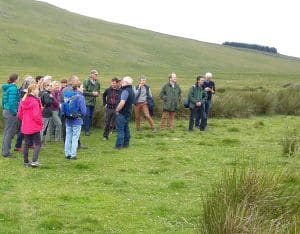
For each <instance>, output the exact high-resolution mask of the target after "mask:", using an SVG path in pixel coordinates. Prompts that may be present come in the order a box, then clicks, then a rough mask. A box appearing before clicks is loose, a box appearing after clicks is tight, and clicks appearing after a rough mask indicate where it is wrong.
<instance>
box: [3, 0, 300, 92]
mask: <svg viewBox="0 0 300 234" xmlns="http://www.w3.org/2000/svg"><path fill="white" fill-rule="evenodd" d="M0 31H1V34H0V41H1V44H0V53H1V56H0V76H1V80H4V79H6V77H7V74H9V73H10V72H12V71H17V72H19V73H20V74H21V75H24V74H26V73H30V74H34V75H35V74H38V73H41V74H45V73H48V74H52V75H54V76H55V77H57V78H59V79H60V78H61V77H65V76H69V75H70V74H71V73H76V74H78V75H80V76H85V75H86V73H87V71H89V70H90V69H91V68H93V67H95V68H97V69H99V70H100V71H101V72H102V77H103V80H105V82H104V83H106V81H107V80H108V79H109V78H110V77H111V76H113V75H118V76H122V75H125V74H130V75H132V76H133V77H137V76H138V75H140V74H145V75H147V76H150V77H152V78H153V81H154V82H153V86H155V87H156V86H157V87H159V86H160V85H161V83H162V82H163V81H164V80H165V79H166V76H167V74H168V73H170V72H171V71H176V72H177V73H178V77H180V79H181V81H182V82H181V83H182V84H183V86H185V85H189V84H190V83H191V80H194V77H195V75H197V74H199V73H204V72H206V71H208V70H209V71H212V72H213V73H214V74H216V77H220V79H222V80H224V85H230V83H228V84H227V83H226V81H227V80H231V81H234V80H245V78H246V79H250V80H251V79H252V78H254V79H255V80H257V79H258V80H261V79H262V80H265V79H267V80H281V79H276V78H281V77H282V75H284V76H285V77H287V79H288V80H289V79H290V80H291V81H294V80H299V74H300V62H299V61H296V60H290V59H286V58H283V57H273V56H269V55H264V54H260V53H255V52H249V51H247V50H245V51H243V50H237V49H232V48H229V47H224V46H221V45H216V44H210V43H204V42H199V41H195V40H188V39H183V38H179V37H173V36H169V35H163V34H159V33H155V32H151V31H146V30H141V29H136V28H133V27H128V26H124V25H119V24H113V23H109V22H105V21H101V20H96V19H92V18H88V17H84V16H80V15H77V14H73V13H70V12H67V11H65V10H61V9H59V8H56V7H53V6H50V5H48V4H45V3H40V2H36V1H32V0H22V1H17V0H9V1H5V0H0ZM222 82H223V81H222Z"/></svg>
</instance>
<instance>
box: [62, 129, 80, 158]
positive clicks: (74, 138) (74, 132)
mask: <svg viewBox="0 0 300 234" xmlns="http://www.w3.org/2000/svg"><path fill="white" fill-rule="evenodd" d="M80 131H81V125H72V126H68V125H67V126H66V141H65V156H66V157H68V156H71V157H72V158H75V157H76V152H77V147H78V139H79V136H80Z"/></svg>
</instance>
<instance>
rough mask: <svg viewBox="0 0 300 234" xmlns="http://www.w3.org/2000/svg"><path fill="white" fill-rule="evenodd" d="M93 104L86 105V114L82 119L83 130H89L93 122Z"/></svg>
mask: <svg viewBox="0 0 300 234" xmlns="http://www.w3.org/2000/svg"><path fill="white" fill-rule="evenodd" d="M94 110H95V107H94V106H86V115H85V117H84V119H83V130H84V132H89V131H90V129H91V126H92V124H93V115H94Z"/></svg>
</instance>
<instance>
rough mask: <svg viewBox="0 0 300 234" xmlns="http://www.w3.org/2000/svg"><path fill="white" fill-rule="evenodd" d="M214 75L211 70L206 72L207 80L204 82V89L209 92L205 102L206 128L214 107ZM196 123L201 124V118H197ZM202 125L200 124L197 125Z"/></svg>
mask: <svg viewBox="0 0 300 234" xmlns="http://www.w3.org/2000/svg"><path fill="white" fill-rule="evenodd" d="M212 78H213V75H212V74H211V73H210V72H207V73H206V74H205V79H206V81H205V82H204V84H203V89H204V90H205V91H206V92H207V100H206V102H205V121H204V122H205V128H206V126H207V119H208V115H209V111H210V109H211V107H212V95H213V94H214V93H215V90H216V87H215V82H214V81H213V80H212ZM196 124H199V120H196ZM197 127H200V126H197Z"/></svg>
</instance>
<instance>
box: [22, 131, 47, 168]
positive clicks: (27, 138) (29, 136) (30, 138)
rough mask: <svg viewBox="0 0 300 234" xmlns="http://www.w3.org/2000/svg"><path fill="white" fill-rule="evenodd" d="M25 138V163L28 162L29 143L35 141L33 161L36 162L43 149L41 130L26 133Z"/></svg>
mask: <svg viewBox="0 0 300 234" xmlns="http://www.w3.org/2000/svg"><path fill="white" fill-rule="evenodd" d="M24 138H25V145H24V149H23V157H24V163H28V162H29V159H28V153H29V145H30V142H33V144H34V151H33V157H32V162H36V161H37V160H38V158H39V153H40V150H41V145H42V142H41V134H40V132H37V133H34V134H24Z"/></svg>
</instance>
